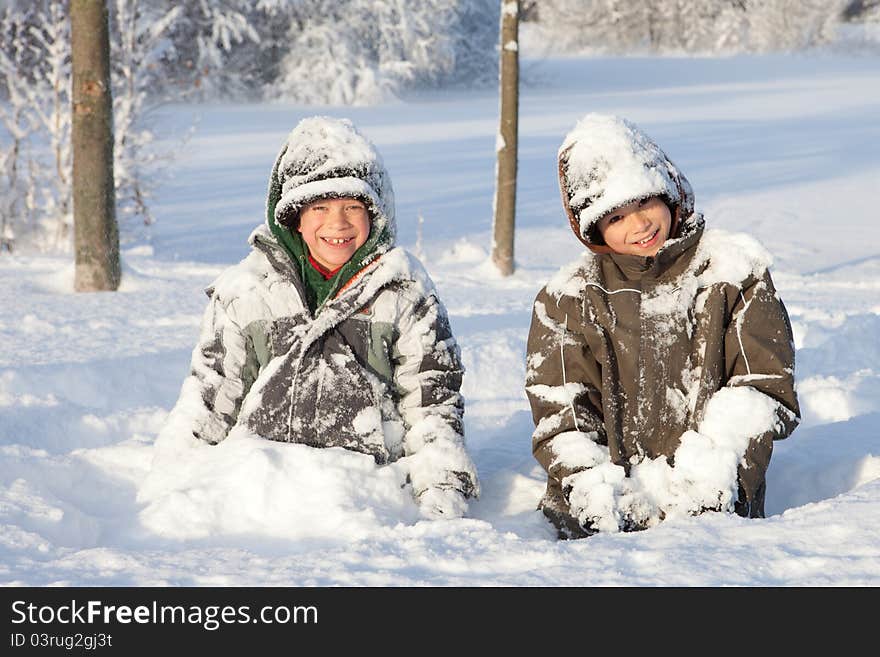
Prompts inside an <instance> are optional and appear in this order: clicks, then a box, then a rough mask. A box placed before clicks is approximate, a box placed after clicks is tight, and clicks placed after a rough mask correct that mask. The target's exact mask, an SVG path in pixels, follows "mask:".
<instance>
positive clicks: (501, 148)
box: [492, 0, 519, 276]
mask: <svg viewBox="0 0 880 657" xmlns="http://www.w3.org/2000/svg"><path fill="white" fill-rule="evenodd" d="M518 39H519V0H502V1H501V72H500V79H501V83H500V86H501V121H500V126H499V130H498V141H497V144H496V150H497V154H498V160H497V164H496V168H495V173H496V179H495V203H494V211H495V216H494V222H493V228H492V262H494V263H495V266H496V267H498V270H499V271H500V272H501V274H502V275H503V276H509V275H510V274H512V273H513V226H514V218H515V214H516V146H517V130H518V123H519V119H518V115H519V107H518V105H519V43H518Z"/></svg>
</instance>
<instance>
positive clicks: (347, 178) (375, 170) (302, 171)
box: [266, 116, 396, 246]
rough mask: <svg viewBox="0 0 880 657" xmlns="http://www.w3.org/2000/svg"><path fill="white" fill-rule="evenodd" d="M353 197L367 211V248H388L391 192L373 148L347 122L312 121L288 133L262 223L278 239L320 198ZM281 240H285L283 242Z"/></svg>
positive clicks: (391, 237) (392, 224)
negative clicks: (375, 244)
mask: <svg viewBox="0 0 880 657" xmlns="http://www.w3.org/2000/svg"><path fill="white" fill-rule="evenodd" d="M349 196H350V197H353V198H358V199H361V200H362V201H364V202H365V203H366V204H367V206H368V207H369V209H370V214H371V216H372V228H371V231H370V240H369V241H370V242H374V241H377V242H378V243H379V244H380V245H382V244H384V245H388V246H390V245H392V244H393V243H394V235H395V232H396V226H395V221H394V192H393V190H392V187H391V179H390V177H389V175H388V172H387V171H386V169H385V165H384V164H383V162H382V158H381V156H380V155H379V152H378V151H377V150H376V148H375V146H373V144H372V143H371V142H370V141H369V140H368V139H367V138H366V137H364V136H363V135H361V134H360V133H359V132H358V131H357V129H356V128H355V127H354V125H352V123H351V121H349V120H347V119H334V118H330V117H325V116H313V117H309V118H305V119H303V120H302V121H300V122H299V123H298V124H297V125H296V127H295V128H294V129H293V130H292V131H291V132H290V134H289V135H288V137H287V140H286V141H285V142H284V145H283V146H282V147H281V152H280V153H279V154H278V158H277V159H276V161H275V165H274V166H273V168H272V174H271V177H270V179H269V194H268V199H267V203H266V223H267V225H268V226H269V229H270V230H271V231H272V233H273V234H274V235H275V236H276V237H279V236H280V234H281V233H282V232H284V233H287V234H291V233H292V232H295V231H292V230H291V229H290V228H289V227H290V226H291V223H290V222H291V221H292V220H293V219H294V218H295V217H296V215H297V214H298V213H299V211H300V209H302V207H303V206H305V205H306V204H308V203H310V202H311V201H314V200H316V199H319V198H328V197H329V198H340V197H349ZM285 237H286V236H285Z"/></svg>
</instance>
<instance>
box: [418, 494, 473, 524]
mask: <svg viewBox="0 0 880 657" xmlns="http://www.w3.org/2000/svg"><path fill="white" fill-rule="evenodd" d="M417 501H418V503H419V510H420V512H421V514H422V517H423V518H428V519H430V520H438V519H443V518H460V517H461V516H463V515H464V514H465V512H466V511H467V501H466V500H465V498H464V495H462V494H461V492H460V491H458V490H456V489H455V488H438V487H436V486H431V487H429V488H426V489H425V490H423V491H422V492H421V493H419V495H418V497H417Z"/></svg>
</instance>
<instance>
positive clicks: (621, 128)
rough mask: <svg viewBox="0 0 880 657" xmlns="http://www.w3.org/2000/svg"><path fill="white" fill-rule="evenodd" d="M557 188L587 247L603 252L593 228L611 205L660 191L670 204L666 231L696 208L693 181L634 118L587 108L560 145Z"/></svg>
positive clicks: (678, 225) (677, 227)
mask: <svg viewBox="0 0 880 657" xmlns="http://www.w3.org/2000/svg"><path fill="white" fill-rule="evenodd" d="M558 162H559V188H560V191H561V193H562V205H563V207H564V208H565V213H566V215H567V216H568V220H569V223H570V224H571V228H572V230H573V231H574V233H575V235H577V237H578V239H579V240H581V242H583V243H584V244H585V245H586V246H587V247H588V248H590V249H591V250H593V251H596V252H599V253H607V252H608V251H609V249H608V247H607V246H604V245H601V244H599V243H597V240H596V239H595V238H594V237H593V234H592V231H593V228H594V226H595V225H596V223H597V222H598V221H599V219H601V218H602V216H604V215H605V214H606V213H608V212H610V211H611V210H615V209H617V208H619V207H622V206H624V205H626V204H628V203H631V202H632V201H636V200H640V199H643V198H647V197H649V196H662V197H663V198H665V199H666V202H667V203H668V204H669V206H670V208H672V210H673V226H672V229H671V230H670V237H677V236H678V235H679V233H680V228H681V226H682V224H683V223H685V222H688V223H689V222H690V221H691V220H692V215H693V214H694V192H693V189H692V188H691V184H690V183H689V182H688V180H687V178H685V176H684V174H683V173H681V171H679V169H678V167H677V166H675V164H674V163H673V162H672V160H670V159H669V157H667V156H666V154H665V153H664V152H663V151H662V150H661V149H660V147H659V146H658V145H657V144H656V143H655V142H654V141H653V140H652V139H651V138H650V137H648V136H647V135H646V134H645V133H644V132H642V131H641V130H640V129H639V128H638V127H637V126H635V125H634V124H633V123H630V122H629V121H627V120H626V119H623V118H621V117H617V116H611V115H605V114H593V113H591V114H587V115H586V116H584V117H583V118H582V119H581V120H580V121H579V122H578V123H577V125H575V127H574V129H573V130H572V131H571V132H569V133H568V135H566V137H565V140H564V141H563V142H562V146H560V148H559V158H558Z"/></svg>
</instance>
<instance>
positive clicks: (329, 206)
mask: <svg viewBox="0 0 880 657" xmlns="http://www.w3.org/2000/svg"><path fill="white" fill-rule="evenodd" d="M297 230H299V232H300V234H302V238H303V241H304V242H305V243H306V245H307V246H308V247H309V253H310V254H311V256H312V257H313V258H314V259H315V260H317V261H318V262H319V263H321V264H322V265H323V266H324V267H326V268H327V269H329V270H330V271H333V270H335V269H339V268H340V267H341V266H342V265H344V264H345V263H346V262H348V261H349V260H350V259H351V256H353V255H354V254H355V251H357V250H358V249H359V248H360V247H362V246H363V245H364V243H365V242H366V241H367V237H369V235H370V213H369V212H368V211H367V206H366V205H364V203H363V202H362V201H359V200H358V199H355V198H326V199H319V200H317V201H313V202H311V203H309V204H308V205H307V206H305V207H304V208H303V209H302V210H301V211H300V213H299V228H298V229H297Z"/></svg>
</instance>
